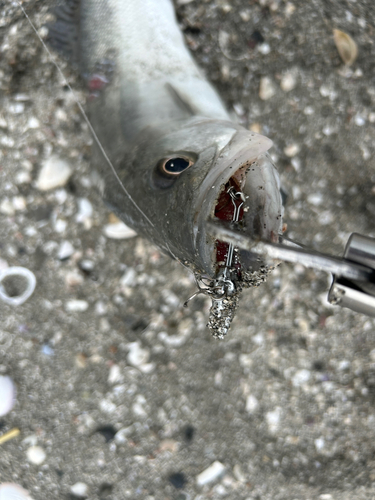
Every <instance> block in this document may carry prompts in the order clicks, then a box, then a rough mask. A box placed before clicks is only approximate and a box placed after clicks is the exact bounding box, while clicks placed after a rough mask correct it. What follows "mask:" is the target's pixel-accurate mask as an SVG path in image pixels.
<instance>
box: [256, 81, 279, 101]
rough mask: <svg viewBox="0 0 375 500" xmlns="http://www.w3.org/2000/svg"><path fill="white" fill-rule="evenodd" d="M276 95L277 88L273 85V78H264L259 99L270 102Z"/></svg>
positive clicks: (261, 82)
mask: <svg viewBox="0 0 375 500" xmlns="http://www.w3.org/2000/svg"><path fill="white" fill-rule="evenodd" d="M275 93H276V90H275V86H274V84H273V83H272V80H271V78H268V76H264V77H263V78H261V80H260V86H259V97H260V98H261V99H262V101H268V99H271V97H273V96H274V95H275Z"/></svg>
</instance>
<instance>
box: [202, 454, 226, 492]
mask: <svg viewBox="0 0 375 500" xmlns="http://www.w3.org/2000/svg"><path fill="white" fill-rule="evenodd" d="M224 471H225V465H223V464H222V463H221V462H219V461H218V460H216V462H214V463H213V464H211V465H210V466H209V467H207V469H205V470H204V471H203V472H201V473H200V474H198V476H197V485H198V486H204V485H205V484H209V483H212V482H213V481H216V479H218V478H219V477H220V476H221V475H222V474H223V473H224Z"/></svg>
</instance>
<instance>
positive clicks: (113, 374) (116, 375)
mask: <svg viewBox="0 0 375 500" xmlns="http://www.w3.org/2000/svg"><path fill="white" fill-rule="evenodd" d="M121 379H122V376H121V370H120V367H119V365H112V366H111V368H110V369H109V374H108V383H109V384H116V383H117V382H120V381H121Z"/></svg>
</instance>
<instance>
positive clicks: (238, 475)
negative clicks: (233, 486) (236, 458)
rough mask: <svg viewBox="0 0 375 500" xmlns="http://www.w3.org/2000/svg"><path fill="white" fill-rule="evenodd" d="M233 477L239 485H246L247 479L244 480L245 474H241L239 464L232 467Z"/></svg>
mask: <svg viewBox="0 0 375 500" xmlns="http://www.w3.org/2000/svg"><path fill="white" fill-rule="evenodd" d="M233 475H234V477H235V478H236V479H237V481H239V482H240V483H246V481H247V478H246V476H245V474H244V473H243V470H242V468H241V466H240V464H236V465H235V466H234V467H233Z"/></svg>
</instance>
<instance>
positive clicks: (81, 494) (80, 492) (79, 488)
mask: <svg viewBox="0 0 375 500" xmlns="http://www.w3.org/2000/svg"><path fill="white" fill-rule="evenodd" d="M88 492H89V487H88V486H87V484H85V483H80V482H78V483H75V484H73V486H71V487H70V493H71V494H72V495H74V496H75V497H78V498H86V497H87V496H88Z"/></svg>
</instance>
